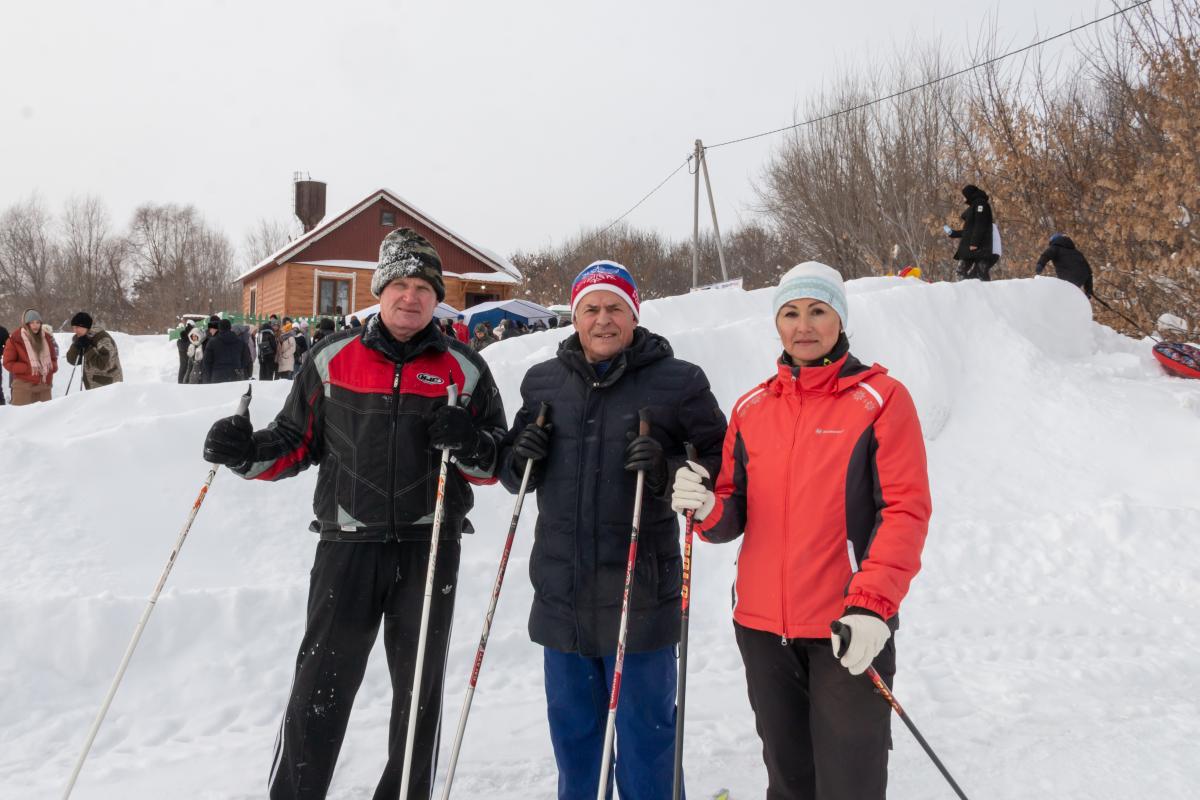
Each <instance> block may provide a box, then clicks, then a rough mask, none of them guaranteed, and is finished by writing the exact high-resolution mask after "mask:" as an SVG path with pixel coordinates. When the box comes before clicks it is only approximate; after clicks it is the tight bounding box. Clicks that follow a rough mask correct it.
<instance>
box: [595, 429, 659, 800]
mask: <svg viewBox="0 0 1200 800" xmlns="http://www.w3.org/2000/svg"><path fill="white" fill-rule="evenodd" d="M638 435H639V436H649V435H650V420H649V419H648V417H647V414H646V409H642V410H641V411H639V412H638ZM645 490H646V471H645V470H638V474H637V489H636V490H635V491H634V494H633V527H632V530H631V531H630V533H629V560H628V561H627V562H626V564H625V591H624V593H623V594H622V595H621V627H620V629H619V631H618V633H617V657H616V660H615V661H614V663H613V682H612V691H611V692H610V693H609V699H608V722H607V723H606V724H605V726H604V756H603V758H602V760H601V761H600V785H599V787H598V788H597V789H596V800H605V796H606V794H607V789H608V772H609V767H610V766H611V764H612V749H613V735H614V734H615V733H616V727H617V701H618V700H619V699H620V697H621V672H622V670H623V669H624V667H625V637H626V634H628V633H629V595H630V593H631V592H632V591H633V567H634V563H635V562H636V561H637V545H638V527H639V526H640V525H641V523H642V494H643V493H644V492H645Z"/></svg>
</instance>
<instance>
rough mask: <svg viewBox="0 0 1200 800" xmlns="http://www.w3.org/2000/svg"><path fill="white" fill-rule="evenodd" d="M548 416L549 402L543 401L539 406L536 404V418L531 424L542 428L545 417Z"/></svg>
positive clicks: (544, 424) (544, 425)
mask: <svg viewBox="0 0 1200 800" xmlns="http://www.w3.org/2000/svg"><path fill="white" fill-rule="evenodd" d="M549 416H550V404H549V403H546V402H543V403H542V404H541V405H540V406H538V414H537V420H536V421H535V422H534V423H533V424H534V425H537V426H538V427H539V428H544V427H546V419H547V417H549Z"/></svg>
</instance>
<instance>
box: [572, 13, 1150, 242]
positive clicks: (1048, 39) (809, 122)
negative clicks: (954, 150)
mask: <svg viewBox="0 0 1200 800" xmlns="http://www.w3.org/2000/svg"><path fill="white" fill-rule="evenodd" d="M1151 2H1152V0H1138V2H1136V3H1133V4H1132V5H1129V6H1126V7H1125V8H1120V9H1117V10H1116V11H1114V12H1112V13H1111V14H1106V15H1104V16H1103V17H1097V18H1096V19H1094V20H1092V21H1090V22H1085V23H1083V24H1082V25H1076V26H1075V27H1074V28H1069V29H1068V30H1065V31H1062V32H1061V33H1056V34H1054V35H1053V36H1048V37H1046V38H1045V39H1041V40H1039V41H1036V42H1034V43H1033V44H1029V45H1026V46H1024V47H1020V48H1017V49H1016V50H1011V51H1009V52H1007V53H1004V54H1002V55H998V56H994V57H992V58H989V59H987V60H986V61H982V62H980V63H978V64H973V65H971V66H969V67H964V68H963V69H960V70H958V71H956V72H951V73H949V74H948V75H942V76H940V77H937V78H933V79H932V80H929V81H926V82H925V83H922V84H920V85H919V86H912V87H910V88H908V89H901V90H900V91H898V92H893V93H892V94H889V95H887V96H886V97H877V98H875V99H874V100H868V101H867V102H865V103H859V104H858V105H856V106H851V107H849V108H843V109H840V110H838V111H834V112H832V113H829V114H825V115H824V116H820V117H814V118H812V119H807V120H804V121H803V122H797V123H795V124H794V125H788V126H786V127H783V128H776V129H775V130H770V131H763V132H762V133H755V134H752V135H750V136H742V137H741V138H738V139H730V140H728V141H724V142H718V143H717V144H710V145H705V147H704V149H705V150H706V151H707V150H712V149H714V148H717V147H725V146H727V145H731V144H739V143H741V142H748V141H750V140H751V139H761V138H762V137H764V136H773V135H775V134H777V133H784V132H785V131H791V130H796V129H797V128H802V127H804V126H806V125H814V124H816V123H818V122H824V121H826V120H830V119H833V118H834V117H839V116H843V115H845V114H852V113H854V112H855V111H861V110H862V109H864V108H870V107H871V106H873V105H878V104H879V103H886V102H887V101H889V100H895V99H896V98H897V97H903V96H904V95H906V94H911V93H913V92H919V91H921V90H922V89H928V88H929V87H931V86H936V85H937V84H939V83H944V82H946V81H948V80H953V79H954V78H957V77H959V76H962V75H966V74H967V73H968V72H974V71H975V70H977V69H981V68H983V67H987V66H991V65H992V64H996V63H999V62H1000V61H1003V60H1004V59H1006V58H1012V57H1013V56H1016V55H1020V54H1021V53H1025V52H1028V51H1030V50H1033V49H1036V48H1038V47H1041V46H1042V45H1045V44H1049V43H1050V42H1053V41H1054V40H1056V39H1061V38H1063V37H1065V36H1070V35H1071V34H1074V33H1078V32H1079V31H1081V30H1084V29H1085V28H1090V27H1092V26H1093V25H1099V24H1100V23H1101V22H1106V21H1107V20H1110V19H1113V18H1114V17H1119V16H1122V15H1124V14H1128V13H1129V12H1130V11H1133V10H1134V9H1137V8H1140V7H1142V6H1144V5H1149V4H1150V3H1151ZM692 158H693V156H692V155H688V157H687V158H686V159H684V161H683V163H681V164H680V165H679V166H677V167H675V169H673V170H671V171H670V172H669V173H668V174H667V177H665V178H663V179H662V180H661V181H659V183H658V185H657V186H655V187H654V188H653V189H651V190H650V191H649V192H647V193H646V194H645V195H644V196H643V197H642V199H641V200H638V201H637V202H636V203H634V204H633V205H632V206H630V207H629V210H627V211H626V212H625V213H624V214H621V215H620V216H619V217H617V218H616V219H614V220H613V221H612V222H610V223H608V225H606V226H604V228H602V229H601V230H599V231H597V232H595V233H593V234H592V235H591V236H589V237H588V238H586V239H584V240H583V241H582V242H581V243H580V246H581V247H583V246H586V245H589V244H591V243H592V242H593V241H595V240H596V239H599V238H600V237H601V236H603V235H604V234H606V233H608V232H609V231H610V230H612V229H613V228H614V227H615V226H616V225H617V223H619V222H620V221H621V220H623V219H625V218H626V217H628V216H629V215H630V214H632V213H633V212H634V211H636V210H637V209H638V208H639V207H640V206H641V205H642V204H643V203H645V202H646V201H647V200H649V199H650V198H651V197H652V196H653V195H654V194H655V193H656V192H658V190H659V189H661V188H663V187H664V186H666V185H667V182H668V181H670V180H671V178H674V177H675V175H676V174H678V173H679V171H680V170H681V169H683V168H684V167H685V166H687V165H688V164H689V163H691V160H692Z"/></svg>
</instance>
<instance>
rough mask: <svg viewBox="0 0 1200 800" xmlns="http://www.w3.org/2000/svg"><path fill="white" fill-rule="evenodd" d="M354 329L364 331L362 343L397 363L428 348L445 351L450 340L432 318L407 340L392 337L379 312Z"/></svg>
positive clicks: (440, 351)
mask: <svg viewBox="0 0 1200 800" xmlns="http://www.w3.org/2000/svg"><path fill="white" fill-rule="evenodd" d="M352 330H355V331H362V343H363V345H364V346H365V347H368V348H370V349H371V350H374V351H376V352H378V353H381V354H383V356H384V357H386V358H387V359H388V360H389V361H394V362H396V363H397V364H403V363H404V362H405V361H410V360H411V359H413V358H416V357H417V356H419V355H420V354H421V353H424V352H425V351H427V350H432V351H434V352H439V353H443V352H445V351H446V349H447V346H448V345H447V342H448V340H447V339H446V337H445V336H443V335H442V334H441V331H439V330H438V328H437V325H435V324H434V323H433V321H432V320H431V321H430V322H429V324H428V325H426V326H425V327H424V328H423V329H422V330H420V331H418V332H417V333H416V334H415V335H414V336H413V337H412V338H411V339H409V340H408V341H407V342H398V341H396V339H395V338H393V337H392V334H391V333H389V332H388V329H387V328H386V327H385V326H384V324H383V322H381V321H380V319H379V315H378V314H376V315H375V316H373V317H371V319H370V320H369V321H368V322H367V324H366V327H363V328H355V329H352ZM351 335H353V334H351Z"/></svg>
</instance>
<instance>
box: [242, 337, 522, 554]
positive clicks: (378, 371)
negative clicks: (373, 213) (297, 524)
mask: <svg viewBox="0 0 1200 800" xmlns="http://www.w3.org/2000/svg"><path fill="white" fill-rule="evenodd" d="M450 378H452V379H453V380H454V383H455V385H457V386H458V387H459V391H460V392H461V393H462V399H461V400H460V401H459V405H461V406H463V407H464V408H466V409H467V410H468V411H469V412H470V413H471V415H472V417H474V418H475V421H476V426H477V428H478V429H479V430H480V431H481V432H482V433H483V435H484V437H485V438H486V439H487V440H488V441H487V443H486V446H485V448H484V449H485V450H486V452H485V453H483V454H481V455H480V456H479V457H478V459H477V463H476V462H472V463H465V462H464V461H463V460H461V459H456V465H455V468H454V469H451V470H450V471H449V473H448V475H447V478H446V501H445V518H444V521H443V523H442V530H441V537H442V538H443V539H458V538H459V535H460V534H461V533H462V532H464V531H465V532H470V531H471V530H472V528H471V527H470V524H469V523H468V522H467V519H466V516H467V512H468V511H470V510H471V507H472V505H473V502H474V501H473V497H472V494H471V487H470V486H469V485H468V484H469V483H476V484H490V483H495V482H496V479H495V462H496V453H497V446H498V443H499V441H500V439H501V438H502V437H503V436H504V433H505V426H504V420H505V417H504V406H503V404H502V403H501V401H500V391H499V390H498V389H497V388H496V383H495V381H494V380H493V379H492V374H491V372H490V371H489V370H488V366H487V362H485V361H484V360H483V359H482V358H480V357H479V356H478V355H476V354H475V353H473V352H471V351H470V349H469V348H467V347H465V346H464V345H462V344H460V343H459V342H456V341H451V340H449V339H447V338H446V337H444V336H442V335H441V334H440V333H438V331H437V327H436V326H435V325H433V324H432V323H431V324H430V325H429V326H428V327H426V328H425V329H424V330H423V331H421V332H419V333H418V334H416V336H414V337H413V339H412V340H411V341H409V342H397V341H396V340H395V339H393V338H392V337H391V336H390V335H389V334H388V333H387V330H386V329H385V328H384V327H383V325H382V324H381V323H380V321H379V318H378V317H372V318H371V321H370V322H368V323H367V325H366V326H360V327H357V328H350V329H348V330H346V331H345V332H343V333H341V334H330V335H328V336H326V337H324V338H323V339H322V340H321V343H320V345H318V346H316V347H314V348H313V349H312V350H311V351H309V357H308V359H307V360H306V361H305V363H304V366H303V367H302V368H301V370H300V372H299V373H298V374H297V375H296V378H295V381H294V382H293V384H292V389H291V392H290V394H289V395H288V399H287V402H286V403H284V406H283V410H282V411H280V412H279V414H278V416H276V417H275V421H274V422H272V423H271V424H270V426H268V427H267V428H266V429H264V430H260V431H257V432H255V434H254V446H255V452H254V456H253V458H252V460H251V463H248V464H245V465H242V466H241V467H239V468H237V469H236V470H235V471H236V472H239V473H240V474H241V475H243V476H244V477H246V478H255V479H258V480H269V481H275V480H279V479H281V478H288V477H291V476H292V475H295V474H297V473H299V472H300V471H301V470H304V469H307V468H308V467H309V465H311V464H319V465H320V473H319V474H318V476H317V487H316V490H315V491H314V493H313V513H314V514H315V515H316V522H315V523H314V525H313V528H314V530H317V531H319V532H320V534H321V538H322V539H326V540H335V541H359V542H364V541H370V542H381V541H392V540H421V539H424V540H425V541H429V538H430V536H431V535H432V525H433V511H434V504H435V500H436V494H437V482H438V472H439V468H440V465H441V451H440V450H436V449H433V448H431V447H430V445H429V433H428V423H427V422H426V418H427V417H428V416H429V415H430V414H431V413H433V412H434V411H435V410H436V409H437V408H439V407H440V406H444V405H445V404H446V382H447V380H448V379H450Z"/></svg>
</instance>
